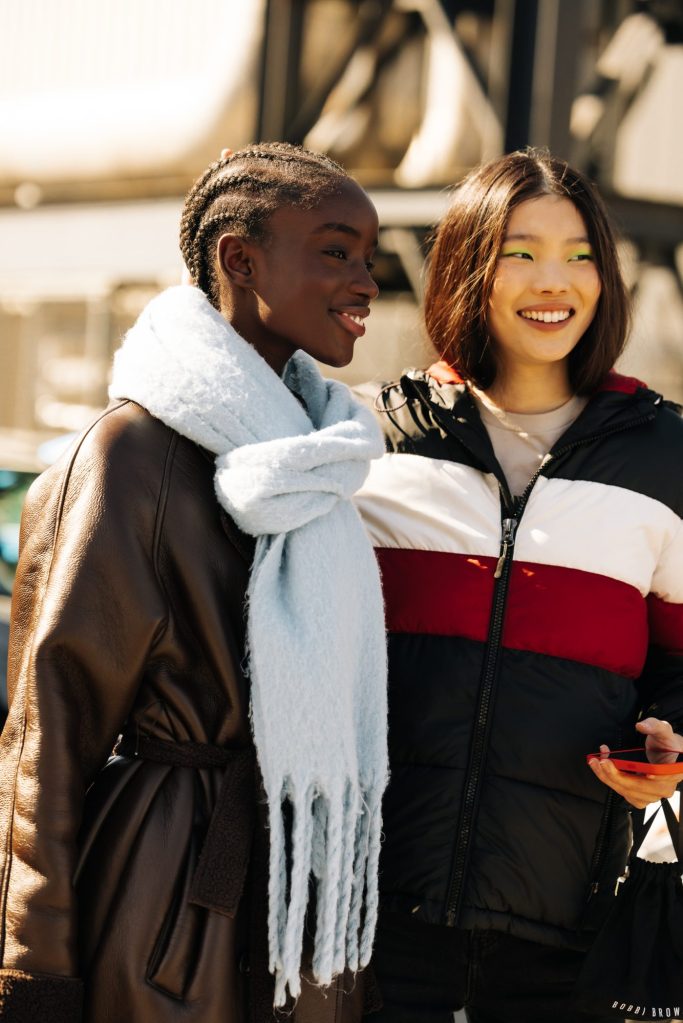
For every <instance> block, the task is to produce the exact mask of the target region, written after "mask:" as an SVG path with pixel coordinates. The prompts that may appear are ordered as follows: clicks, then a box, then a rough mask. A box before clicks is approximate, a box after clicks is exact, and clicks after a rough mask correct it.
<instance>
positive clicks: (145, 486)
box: [0, 404, 175, 1023]
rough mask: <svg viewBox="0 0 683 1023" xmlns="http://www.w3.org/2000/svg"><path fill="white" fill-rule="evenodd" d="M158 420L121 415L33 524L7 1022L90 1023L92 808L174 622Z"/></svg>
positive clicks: (94, 436)
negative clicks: (85, 908)
mask: <svg viewBox="0 0 683 1023" xmlns="http://www.w3.org/2000/svg"><path fill="white" fill-rule="evenodd" d="M128 407H129V405H128ZM149 422H152V423H153V424H154V425H153V426H152V427H151V428H150V427H149V425H148V423H149ZM148 423H147V424H146V423H145V422H144V421H142V420H141V417H140V416H139V414H138V415H137V416H135V415H133V414H132V413H131V412H130V411H128V408H127V404H123V405H119V406H117V407H115V408H114V409H110V410H108V411H107V412H105V413H104V414H103V415H102V416H101V417H100V418H99V419H98V420H97V421H96V423H95V424H94V425H93V426H92V427H91V428H90V430H89V431H88V432H87V433H86V434H85V436H84V437H82V438H81V439H80V441H79V442H78V444H77V445H76V448H75V449H74V450H73V451H72V452H71V453H70V455H69V456H67V457H66V458H65V459H64V460H62V461H61V462H60V464H59V465H57V466H53V467H52V468H51V469H50V470H48V472H46V473H45V474H43V475H42V476H41V477H39V479H38V480H37V481H36V483H35V484H34V485H33V487H32V488H31V491H30V492H29V495H28V498H27V501H26V506H25V510H24V514H23V517H22V536H21V555H20V561H19V568H18V573H17V580H16V586H15V592H14V596H13V602H12V621H11V633H10V651H9V665H8V695H9V704H10V711H9V717H8V720H7V724H6V727H5V730H4V732H3V734H2V737H1V739H0V928H1V929H0V967H1V968H0V1019H11V1020H12V1021H13V1023H36V1020H40V1019H42V1018H45V1019H50V1020H51V1021H57V1023H76V1021H78V1020H80V1019H81V1008H80V1005H81V983H80V980H79V976H78V974H79V968H78V935H77V924H76V922H77V916H78V914H77V908H76V905H75V897H74V890H73V886H72V876H73V872H74V865H75V859H76V848H77V837H78V831H79V825H80V820H81V813H82V805H83V797H84V794H85V791H86V789H87V787H88V785H89V784H90V782H91V780H92V778H93V776H94V774H95V773H96V772H97V771H98V770H99V769H100V768H101V767H102V766H103V764H104V763H105V762H106V760H107V757H108V755H109V753H110V751H111V749H112V746H113V743H114V741H115V739H116V736H117V734H118V732H119V729H120V727H121V725H122V723H123V721H124V719H125V717H126V715H127V713H128V711H129V709H130V707H131V704H132V701H133V699H134V697H135V693H136V690H137V687H138V685H139V682H140V679H141V676H142V673H143V671H144V667H145V663H146V661H147V659H148V657H149V656H150V651H151V650H152V648H153V646H154V643H155V639H156V638H157V637H158V635H159V634H160V633H161V632H162V631H163V627H164V622H165V615H166V601H165V598H164V593H163V590H162V587H161V585H160V583H159V580H158V577H157V573H156V569H155V542H156V537H157V533H158V530H159V528H160V520H161V517H162V516H163V507H164V506H163V499H164V479H165V465H166V463H167V462H168V460H169V457H170V455H169V452H170V450H171V449H172V447H173V443H174V437H175V435H174V434H173V433H172V432H171V431H168V430H166V428H164V427H162V426H161V424H156V423H155V421H153V420H148ZM150 429H151V431H152V433H153V440H154V443H150V441H149V433H150Z"/></svg>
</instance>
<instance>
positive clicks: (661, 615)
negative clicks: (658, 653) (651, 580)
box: [647, 593, 683, 654]
mask: <svg viewBox="0 0 683 1023" xmlns="http://www.w3.org/2000/svg"><path fill="white" fill-rule="evenodd" d="M647 609H648V613H649V620H650V642H651V643H652V644H653V645H654V646H660V647H663V648H664V649H665V650H668V651H669V652H670V653H674V654H683V604H672V603H670V602H669V601H668V600H662V598H661V597H657V596H655V594H654V593H651V594H650V595H649V597H648V598H647Z"/></svg>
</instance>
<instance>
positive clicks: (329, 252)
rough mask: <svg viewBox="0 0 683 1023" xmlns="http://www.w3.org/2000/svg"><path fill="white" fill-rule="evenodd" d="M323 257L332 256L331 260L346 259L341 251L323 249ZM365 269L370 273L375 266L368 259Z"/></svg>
mask: <svg viewBox="0 0 683 1023" xmlns="http://www.w3.org/2000/svg"><path fill="white" fill-rule="evenodd" d="M325 255H326V256H332V257H333V259H339V258H340V257H341V259H346V258H347V256H346V253H345V252H344V250H343V249H325ZM365 269H366V270H367V271H368V272H371V271H372V270H374V269H375V264H374V263H373V262H372V260H370V259H369V260H368V261H367V262H366V264H365Z"/></svg>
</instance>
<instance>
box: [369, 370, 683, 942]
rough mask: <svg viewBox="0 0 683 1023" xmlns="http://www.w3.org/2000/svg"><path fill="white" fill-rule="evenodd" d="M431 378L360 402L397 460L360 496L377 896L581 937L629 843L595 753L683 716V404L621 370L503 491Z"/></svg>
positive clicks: (468, 427) (528, 933)
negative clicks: (372, 603) (379, 719)
mask: <svg viewBox="0 0 683 1023" xmlns="http://www.w3.org/2000/svg"><path fill="white" fill-rule="evenodd" d="M438 375H439V376H440V378H441V379H437V378H436V377H435V375H433V374H430V373H423V372H418V371H414V372H410V373H407V374H405V375H404V376H403V377H402V378H401V380H400V382H399V383H397V384H395V385H390V386H387V387H385V388H383V389H381V390H380V391H379V393H377V392H375V394H374V395H373V396H372V400H373V404H374V407H375V409H376V411H377V416H378V419H379V422H380V424H381V426H382V429H383V430H384V434H385V437H386V450H387V454H386V455H385V456H384V458H383V459H381V460H379V462H376V463H374V464H373V466H372V468H371V472H370V476H369V478H368V480H367V482H366V484H365V486H364V487H363V489H362V490H361V491H360V493H359V495H358V505H359V508H360V511H361V513H362V515H363V518H364V520H365V523H366V525H367V527H368V529H369V530H370V533H371V535H372V539H373V543H374V545H375V548H376V551H377V555H378V558H379V562H380V566H381V570H382V577H383V585H384V593H385V601H386V608H387V619H388V629H389V634H390V639H389V650H390V653H389V708H390V712H389V747H390V762H391V780H390V784H389V788H388V791H387V793H386V797H385V804H384V832H385V843H384V847H383V852H382V859H381V864H380V885H381V891H382V902H383V905H384V906H385V907H387V908H390V909H392V910H394V911H405V912H410V913H413V914H415V916H416V917H417V918H421V919H423V920H425V921H428V922H430V923H440V924H450V925H454V926H459V927H463V928H481V929H494V930H500V931H506V932H509V933H511V934H513V935H516V936H518V937H520V938H523V939H527V940H532V941H538V942H541V943H545V944H550V945H555V946H563V947H575V948H579V949H580V948H584V947H586V946H587V944H588V943H589V941H590V934H591V932H594V930H595V929H596V927H597V926H598V925H599V923H600V922H601V920H602V918H603V916H604V913H605V910H606V908H607V906H608V905H609V902H610V899H611V897H612V892H613V889H614V884H615V879H616V878H617V876H618V875H619V874H620V873H621V872H622V869H623V867H624V864H625V859H626V854H627V844H628V813H627V807H626V804H625V803H624V801H623V800H621V799H620V798H618V797H616V796H615V794H614V793H611V792H610V790H609V789H608V788H606V787H605V786H603V785H602V784H601V783H600V782H599V781H598V780H597V779H596V778H595V776H594V775H593V773H592V771H591V770H590V769H589V768H588V766H587V764H586V754H589V753H591V752H594V751H596V750H598V749H599V746H600V744H601V743H608V744H609V745H610V746H611V747H612V748H619V747H625V746H636V745H640V746H642V744H643V740H642V737H639V736H638V735H637V733H635V730H634V724H635V722H636V720H637V718H638V715H639V714H641V713H642V714H643V715H654V716H657V717H660V718H664V719H666V720H668V721H670V722H671V723H672V724H673V725H674V727H675V728H677V729H678V730H679V731H680V730H681V723H683V529H682V528H681V516H682V515H683V422H682V421H681V418H680V415H679V412H680V410H679V409H678V408H677V407H675V406H671V405H669V404H667V403H665V402H663V401H662V399H661V398H660V396H659V395H656V394H654V393H653V392H652V391H650V390H648V389H647V388H646V387H645V386H644V385H641V384H640V383H639V382H638V381H635V380H632V379H630V378H624V377H620V376H618V375H616V374H611V375H610V377H609V378H608V380H607V383H606V384H605V386H604V387H603V388H602V389H601V390H600V391H599V392H598V393H596V394H595V395H594V396H593V397H592V398H591V400H590V401H589V403H588V405H587V407H586V408H585V409H584V411H583V412H582V414H581V415H580V417H579V418H578V419H577V420H576V421H575V423H574V424H573V425H572V426H571V427H570V428H569V429H568V431H567V432H566V433H565V434H564V436H563V437H561V438H560V440H558V442H557V443H556V445H555V446H554V448H553V450H552V451H551V452H550V454H549V455H548V456H547V457H546V459H545V461H544V463H543V465H542V467H541V468H540V470H539V471H538V473H537V475H536V476H535V477H534V479H533V480H532V481H530V483H529V485H528V486H527V488H526V490H525V492H524V494H523V495H522V496H521V497H520V498H519V499H517V500H516V501H515V500H513V499H512V497H511V495H510V492H509V490H508V487H507V483H506V481H505V478H504V475H503V472H502V469H501V467H500V465H499V464H498V462H497V461H496V458H495V456H494V453H493V449H492V447H491V443H490V441H489V438H488V435H487V432H486V430H485V428H484V426H483V425H482V423H481V420H480V418H479V415H478V412H477V410H476V407H475V404H474V402H473V401H472V399H471V397H470V395H469V393H468V391H467V388H466V387H465V386H464V385H463V383H462V382H459V381H458V378H457V376H456V375H454V374H452V373H451V374H450V375H449V374H445V373H444V370H443V367H441V369H440V371H439V374H438Z"/></svg>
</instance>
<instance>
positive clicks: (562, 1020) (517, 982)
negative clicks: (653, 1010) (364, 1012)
mask: <svg viewBox="0 0 683 1023" xmlns="http://www.w3.org/2000/svg"><path fill="white" fill-rule="evenodd" d="M582 958H583V953H581V952H575V951H572V950H568V949H558V948H550V947H549V946H547V945H539V944H536V943H535V942H532V941H523V940H522V939H521V938H513V937H511V936H510V935H509V934H503V933H502V932H499V931H461V930H457V929H456V928H453V927H439V926H434V925H432V924H425V923H422V922H421V921H418V920H415V919H414V918H413V917H410V916H408V915H407V914H406V915H403V914H398V913H383V914H381V915H380V922H379V927H378V931H377V939H376V943H375V954H374V958H373V963H374V969H375V974H376V976H377V981H378V983H379V987H380V990H381V992H382V998H383V1000H384V1008H383V1009H382V1010H381V1012H379V1013H377V1014H376V1015H375V1014H373V1015H372V1016H371V1017H369V1018H368V1023H370V1019H371V1020H372V1023H452V1019H453V1013H454V1012H455V1011H456V1010H458V1009H462V1008H464V1009H465V1013H466V1015H467V1018H468V1020H469V1021H470V1023H615V1021H614V1018H613V1017H612V1018H610V1019H609V1020H608V1019H607V1018H605V1017H597V1016H589V1015H585V1014H582V1013H579V1012H578V1011H577V1010H576V1009H574V1008H572V997H571V991H572V988H573V985H574V982H575V979H576V976H577V974H578V971H579V969H580V967H581V961H582Z"/></svg>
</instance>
